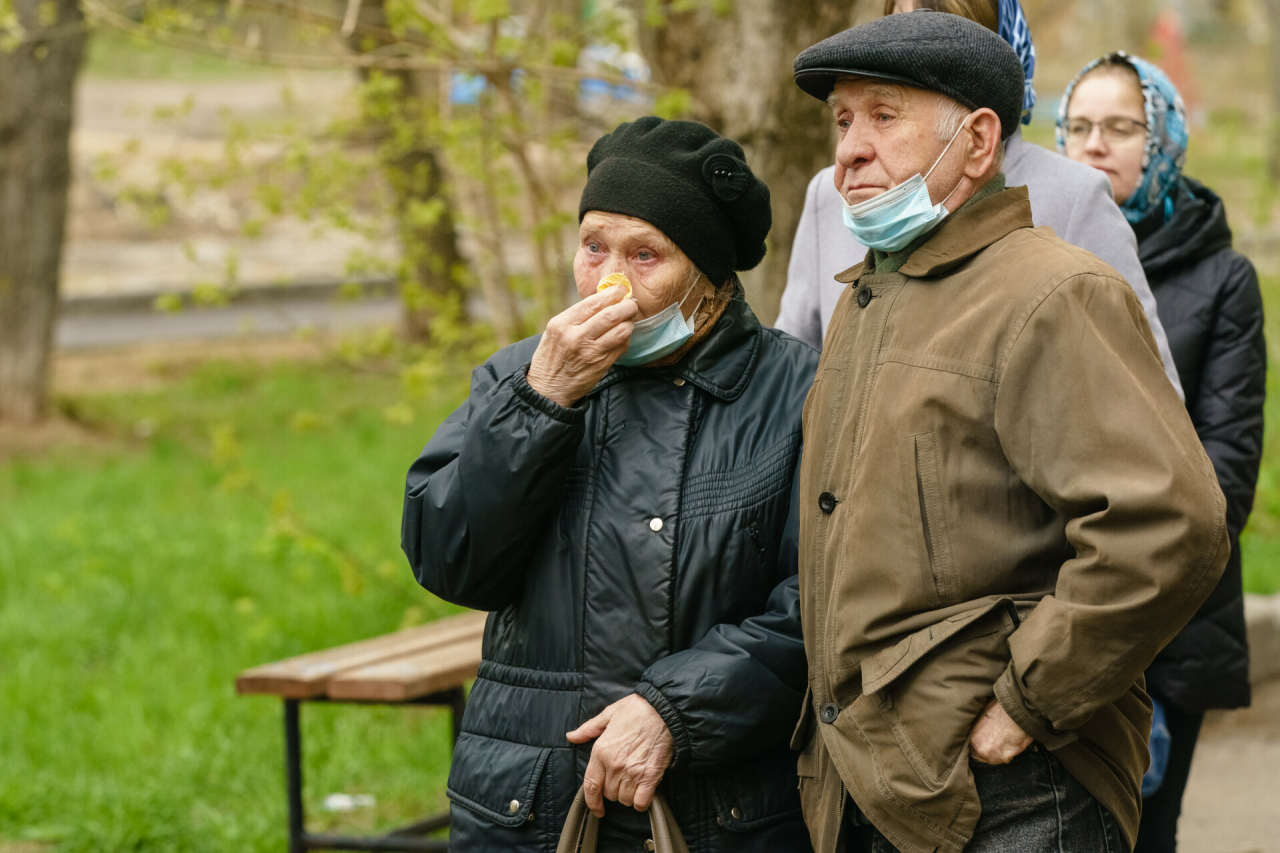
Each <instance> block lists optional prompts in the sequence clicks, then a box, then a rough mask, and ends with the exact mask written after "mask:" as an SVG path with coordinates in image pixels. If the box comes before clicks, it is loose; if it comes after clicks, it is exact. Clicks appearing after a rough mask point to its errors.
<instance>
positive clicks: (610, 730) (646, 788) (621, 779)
mask: <svg viewBox="0 0 1280 853" xmlns="http://www.w3.org/2000/svg"><path fill="white" fill-rule="evenodd" d="M530 372H532V371H530ZM566 737H568V738H569V742H570V743H586V742H587V741H589V740H592V739H593V738H597V740H596V742H595V745H594V746H593V747H592V748H591V761H590V762H589V763H588V764H587V772H586V775H585V776H583V778H582V789H583V791H584V792H586V795H587V808H589V809H591V813H592V814H594V815H595V816H596V817H604V798H608V799H610V800H616V801H618V802H619V803H622V804H623V805H624V806H631V807H632V808H634V809H636V810H637V811H645V810H646V809H648V808H649V804H650V803H652V802H653V794H654V792H655V791H656V790H657V789H658V783H659V782H661V781H662V775H663V774H664V773H666V771H667V767H669V766H670V765H671V761H672V759H673V758H674V757H675V740H674V739H673V738H672V737H671V731H670V730H669V729H668V728H667V724H666V723H664V722H663V721H662V717H661V716H659V715H658V712H657V711H655V710H653V706H652V705H650V704H649V703H648V702H647V701H645V699H644V697H643V696H639V695H637V694H634V693H633V694H631V695H630V696H628V697H627V698H625V699H620V700H618V701H617V702H614V703H613V704H612V705H610V706H609V707H608V708H605V709H604V710H603V711H601V712H600V714H599V715H597V716H595V717H592V718H591V719H590V720H587V721H586V722H585V723H583V724H582V725H581V726H579V727H578V728H576V729H574V730H573V731H571V732H569V734H568V735H566Z"/></svg>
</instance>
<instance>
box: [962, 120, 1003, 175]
mask: <svg viewBox="0 0 1280 853" xmlns="http://www.w3.org/2000/svg"><path fill="white" fill-rule="evenodd" d="M969 131H970V138H971V139H972V141H973V142H972V145H971V146H970V148H969V153H968V155H967V156H966V158H965V163H964V174H965V176H966V177H968V178H970V179H972V180H975V181H977V180H981V179H983V178H989V177H991V176H992V175H994V173H995V171H996V169H995V167H996V165H997V163H998V162H999V159H1000V158H999V154H1000V151H1001V146H1002V145H1003V144H1004V142H1003V140H1001V138H1000V117H999V116H997V115H996V114H995V111H994V110H992V109H990V108H988V107H983V108H982V109H980V110H977V111H976V112H974V113H973V117H972V118H971V119H970V120H969Z"/></svg>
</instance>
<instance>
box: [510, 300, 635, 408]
mask: <svg viewBox="0 0 1280 853" xmlns="http://www.w3.org/2000/svg"><path fill="white" fill-rule="evenodd" d="M626 296H627V289H626V288H625V287H621V286H616V287H610V288H608V289H607V290H604V291H603V292H601V293H593V294H592V295H591V296H588V297H587V298H586V299H583V300H582V301H581V302H578V303H577V304H575V305H573V306H572V307H570V308H568V309H567V310H565V311H563V312H561V313H559V314H557V315H556V316H554V317H552V318H551V320H550V321H548V323H547V331H546V333H545V334H543V336H542V340H541V341H540V342H539V343H538V349H537V350H536V351H535V352H534V354H533V362H532V364H530V365H529V385H530V387H532V388H533V390H535V391H537V392H538V393H539V394H541V395H542V396H544V397H546V398H547V399H548V400H551V401H552V402H555V403H559V404H560V405H561V406H566V407H567V406H572V405H573V404H574V403H576V402H578V401H579V400H581V399H582V398H583V397H585V396H586V395H587V392H589V391H590V390H591V389H592V388H594V387H595V385H596V383H597V382H599V381H600V380H601V379H602V378H604V375H605V373H607V372H608V370H609V368H610V367H612V366H613V363H614V362H615V361H617V360H618V358H619V357H620V356H621V355H622V354H623V353H624V352H626V351H627V344H628V343H629V342H630V340H631V330H632V328H633V327H634V326H635V323H634V322H633V320H634V318H635V316H636V313H637V312H638V311H639V310H640V309H639V308H638V307H637V306H636V303H635V301H634V300H632V299H627V298H626Z"/></svg>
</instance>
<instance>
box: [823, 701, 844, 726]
mask: <svg viewBox="0 0 1280 853" xmlns="http://www.w3.org/2000/svg"><path fill="white" fill-rule="evenodd" d="M818 716H820V717H821V718H822V722H824V723H834V722H835V721H836V717H838V716H840V706H839V705H837V704H836V703H835V702H828V703H827V704H825V705H823V706H822V712H821V713H820V714H819V715H818Z"/></svg>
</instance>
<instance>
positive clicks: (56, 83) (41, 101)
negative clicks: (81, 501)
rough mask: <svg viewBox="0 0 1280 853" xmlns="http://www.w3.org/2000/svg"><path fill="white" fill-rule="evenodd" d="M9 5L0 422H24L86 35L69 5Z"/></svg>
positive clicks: (1, 101)
mask: <svg viewBox="0 0 1280 853" xmlns="http://www.w3.org/2000/svg"><path fill="white" fill-rule="evenodd" d="M12 4H13V5H12V8H13V10H14V12H15V13H16V15H17V19H18V22H19V23H20V24H21V26H22V29H23V33H22V34H21V37H22V42H21V43H20V44H18V45H17V47H15V48H14V49H13V50H12V51H8V52H6V51H4V50H3V49H0V419H13V420H18V421H23V422H29V421H34V420H36V419H38V418H40V417H41V416H43V415H44V414H45V412H46V411H47V407H48V400H49V351H50V348H51V347H52V343H53V323H54V319H55V317H56V316H57V312H58V274H59V270H60V267H61V263H62V238H63V234H64V232H65V230H66V222H67V193H68V190H69V188H70V186H71V145H70V137H71V120H72V102H73V96H74V92H75V82H76V74H77V72H78V71H79V70H80V61H81V59H82V57H83V56H84V45H85V39H86V34H85V30H84V26H83V25H84V17H83V15H82V14H81V12H80V9H79V6H78V5H77V4H76V2H75V0H44V2H42V0H12ZM55 16H56V17H55Z"/></svg>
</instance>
